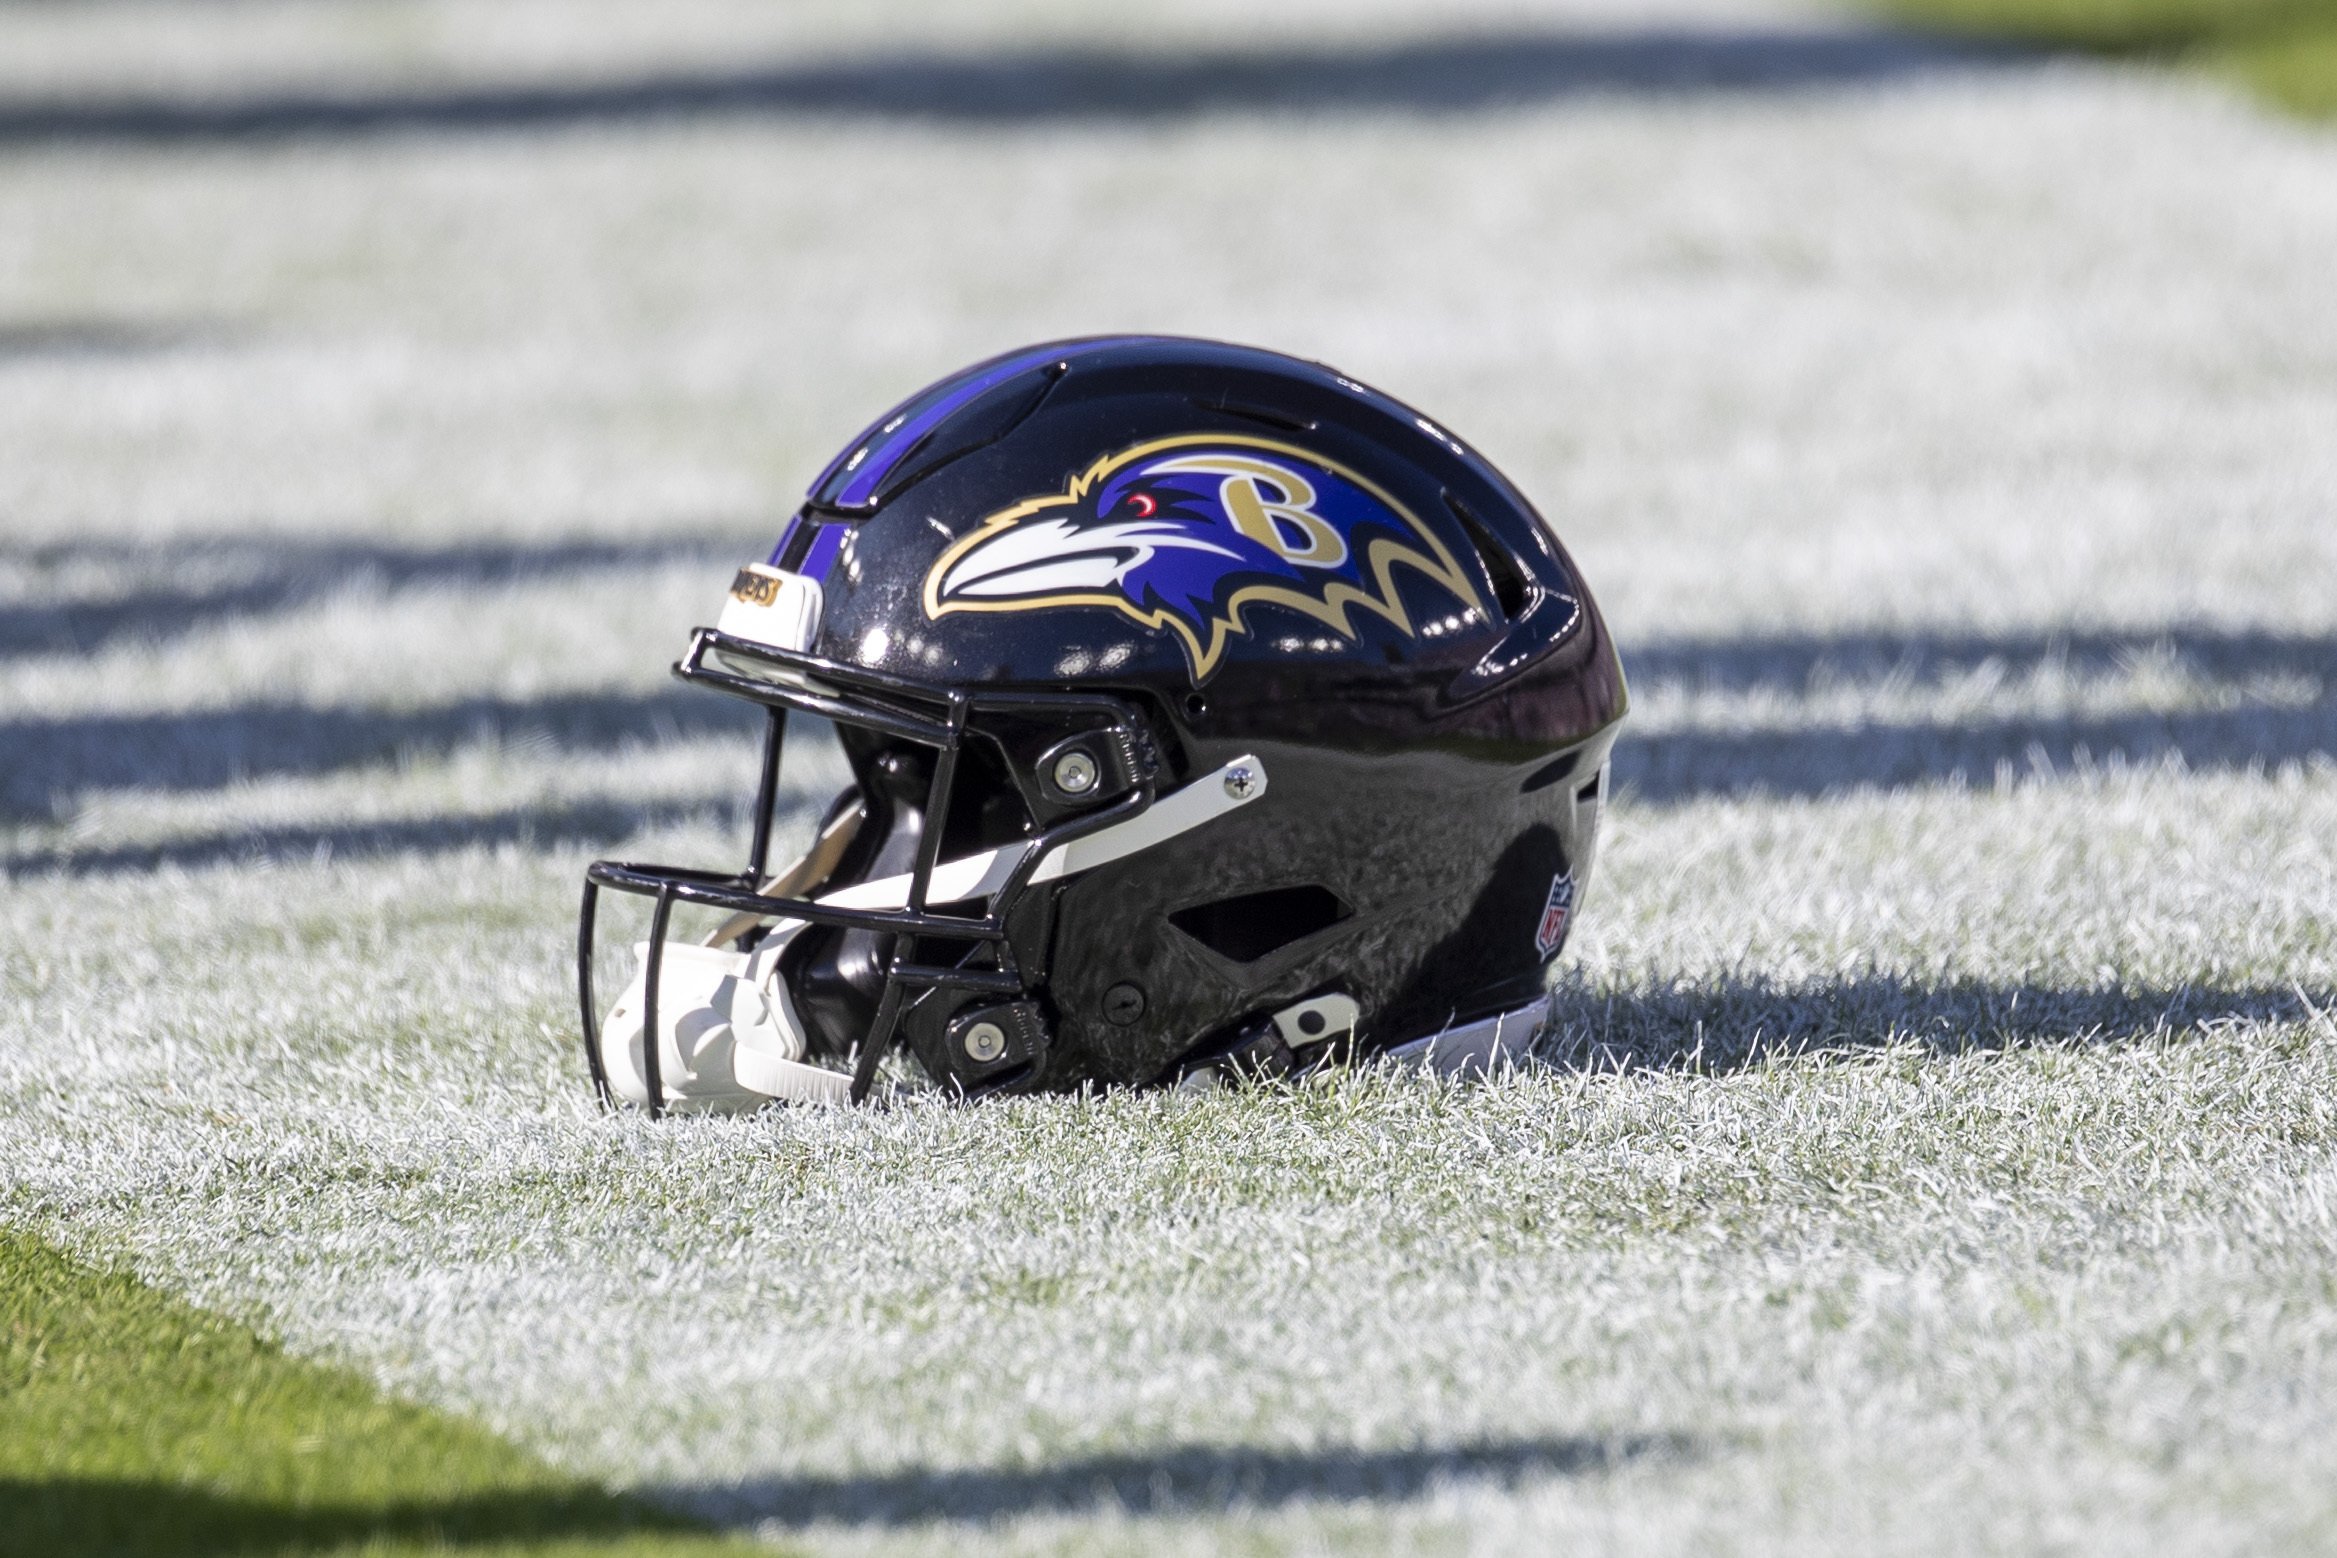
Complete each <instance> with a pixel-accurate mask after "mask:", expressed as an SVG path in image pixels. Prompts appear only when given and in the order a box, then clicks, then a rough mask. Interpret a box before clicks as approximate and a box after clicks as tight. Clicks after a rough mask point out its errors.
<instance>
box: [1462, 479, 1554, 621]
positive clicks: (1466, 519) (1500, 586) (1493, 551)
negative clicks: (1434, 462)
mask: <svg viewBox="0 0 2337 1558" xmlns="http://www.w3.org/2000/svg"><path fill="white" fill-rule="evenodd" d="M1444 506H1445V507H1446V508H1448V509H1451V510H1452V511H1453V518H1455V519H1457V520H1459V521H1460V522H1461V528H1462V529H1463V530H1466V531H1467V532H1468V533H1469V544H1470V545H1471V546H1473V547H1475V548H1476V549H1477V560H1478V561H1479V562H1481V563H1483V564H1484V565H1485V577H1486V581H1487V582H1488V583H1490V584H1491V585H1492V586H1493V599H1494V601H1495V603H1496V604H1498V605H1499V606H1500V607H1501V615H1502V618H1503V620H1505V621H1509V622H1515V621H1516V620H1517V619H1518V618H1519V617H1520V616H1522V615H1524V613H1525V609H1526V606H1527V604H1528V603H1529V601H1530V599H1531V597H1532V595H1533V588H1532V586H1530V585H1529V584H1527V583H1526V575H1525V570H1524V569H1522V568H1520V567H1519V566H1518V565H1517V559H1516V558H1515V557H1513V556H1511V555H1510V551H1509V548H1508V547H1506V546H1503V545H1502V544H1501V542H1500V540H1499V538H1497V537H1496V536H1495V535H1494V534H1493V532H1492V531H1491V530H1489V529H1487V528H1486V526H1485V521H1483V520H1481V519H1479V518H1478V517H1477V516H1476V514H1475V512H1474V511H1472V510H1471V509H1470V507H1469V506H1468V505H1467V504H1466V503H1463V502H1462V501H1461V500H1460V499H1458V498H1456V497H1454V496H1453V495H1452V494H1451V493H1449V492H1448V493H1446V494H1445V495H1444Z"/></svg>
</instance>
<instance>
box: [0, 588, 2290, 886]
mask: <svg viewBox="0 0 2337 1558" xmlns="http://www.w3.org/2000/svg"><path fill="white" fill-rule="evenodd" d="M696 544H697V543H690V544H689V545H696ZM684 555H697V554H696V553H694V552H688V551H685V550H684V549H682V548H680V547H677V548H632V547H626V546H621V545H608V546H604V545H600V544H597V543H577V544H570V545H562V546H556V547H542V548H532V547H477V548H458V549H454V550H452V551H446V552H398V551H390V550H383V549H371V548H364V547H343V548H330V547H327V548H313V549H308V550H307V551H305V552H304V553H300V554H296V557H295V560H293V561H290V562H288V563H287V564H286V565H285V567H284V569H283V570H282V571H281V572H280V573H278V574H275V575H272V576H269V577H266V578H263V579H260V580H257V581H247V582H246V583H245V584H242V585H238V586H236V587H235V588H236V589H238V590H242V591H246V592H248V596H249V598H248V599H245V600H243V601H241V602H240V603H239V602H238V601H237V600H231V599H222V598H220V597H217V596H214V595H207V594H202V593H201V592H195V593H193V594H189V595H186V596H182V597H175V598H163V599H155V600H150V601H149V602H147V603H146V605H145V606H142V607H138V608H131V607H126V606H117V605H116V604H108V605H106V606H104V607H102V608H98V607H88V608H84V607H61V606H60V607H37V608H14V609H15V610H17V611H18V612H19V613H20V615H18V616H17V617H16V618H14V619H13V620H12V619H11V617H10V616H9V610H10V609H11V608H0V652H5V647H6V644H7V643H8V641H9V635H10V634H11V633H15V634H17V635H19V638H20V640H21V639H22V638H24V637H27V636H38V635H40V634H63V635H66V636H67V637H71V636H72V635H75V634H79V635H83V636H84V637H86V638H87V639H89V640H91V641H101V640H104V639H106V638H107V637H108V636H110V635H112V634H115V633H117V632H121V631H127V630H128V629H127V627H126V624H127V623H128V622H129V621H130V619H131V617H132V616H133V615H134V614H135V613H136V611H140V610H143V611H147V612H148V613H149V614H150V615H151V616H153V617H155V618H158V619H160V620H163V621H166V622H177V623H179V624H181V625H188V624H193V623H196V622H199V621H202V620H208V619H209V617H210V616H211V615H213V614H216V615H218V616H222V617H224V616H229V615H234V614H237V613H239V612H244V611H257V610H263V609H267V607H268V605H269V604H270V603H271V602H273V603H279V604H280V603H282V602H283V601H285V600H286V599H289V598H291V597H292V596H294V595H296V594H297V593H298V592H299V591H300V590H302V589H305V588H309V587H311V586H310V585H308V584H304V583H302V582H300V581H302V580H315V579H317V578H320V577H322V578H334V577H338V578H341V579H344V580H345V579H348V578H351V577H358V576H375V577H381V578H384V579H387V580H391V581H395V582H418V581H441V580H447V581H451V580H465V581H492V580H496V579H510V578H521V577H527V576H530V575H531V574H533V573H535V572H539V571H557V570H560V569H565V568H572V567H578V566H608V567H612V568H619V567H627V566H633V565H635V563H636V562H639V561H642V560H657V559H663V558H667V557H674V556H684ZM731 555H733V554H732V553H731V552H730V551H729V550H728V549H725V550H724V551H723V556H724V557H725V558H728V557H729V556H731ZM6 560H7V559H6V554H5V553H4V552H0V562H5V561H6ZM336 570H338V572H336ZM44 612H45V613H50V615H47V616H40V615H38V613H44ZM77 612H79V613H82V614H81V615H75V613H77ZM2167 654H2171V655H2172V656H2174V657H2175V659H2176V660H2177V661H2178V662H2179V663H2180V664H2181V665H2182V667H2183V668H2184V669H2185V670H2186V671H2187V672H2189V673H2191V674H2194V675H2197V676H2200V677H2203V678H2207V679H2211V680H2212V679H2221V680H2223V681H2224V682H2225V683H2226V688H2225V691H2226V692H2227V693H2228V696H2229V700H2230V701H2229V704H2228V706H2226V707H2222V708H2211V709H2204V710H2191V711H2185V712H2178V713H2166V714H2157V713H2133V714H2110V715H2101V716H2093V717H2086V718H2061V717H2035V718H2023V717H2016V718H2009V719H2008V718H1989V719H1971V718H1954V717H1949V718H1942V719H1935V720H1917V721H1908V722H1902V723H1891V724H1882V723H1876V724H1867V725H1858V726H1850V727H1816V728H1803V729H1790V728H1789V729H1760V728H1755V729H1749V730H1742V729H1685V730H1673V731H1666V732H1653V733H1647V734H1637V733H1634V732H1633V731H1632V730H1631V729H1630V728H1629V727H1628V726H1626V728H1625V731H1624V736H1623V739H1622V741H1621V743H1620V744H1619V745H1618V747H1617V749H1616V755H1615V777H1616V780H1617V783H1618V785H1619V786H1621V787H1623V788H1625V789H1627V790H1628V791H1630V792H1631V793H1632V794H1633V795H1635V796H1636V797H1638V798H1639V799H1641V800H1643V801H1651V802H1657V803H1671V802H1679V801H1687V800H1693V799H1696V798H1698V797H1702V796H1716V795H1717V796H1730V795H1754V794H1768V795H1779V796H1816V795H1823V794H1826V793H1828V792H1832V791H1838V790H1850V789H1860V788H1866V789H1874V788H1890V787H1898V786H1907V785H1916V784H1939V783H1945V784H1960V785H1968V786H1977V787H1984V786H1987V785H1991V784H1993V783H1995V782H1996V779H1997V776H1998V774H1999V772H2000V771H2003V770H2008V769H2009V770H2010V771H2011V772H2013V773H2015V774H2026V773H2029V772H2033V771H2036V770H2040V769H2043V770H2050V771H2065V770H2069V769H2072V768H2079V767H2083V766H2086V765H2088V764H2108V763H2113V762H2127V763H2147V762H2154V761H2158V760H2162V759H2176V760H2180V761H2181V762H2182V763H2184V764H2185V765H2187V766H2188V767H2190V768H2192V769H2195V770H2208V771H2212V770H2246V769H2250V768H2258V767H2275V766H2279V765H2283V764H2291V763H2298V762H2304V761H2310V760H2315V759H2337V637H2330V636H2320V637H2314V636H2303V635H2285V636H2284V635H2278V634H2268V633H2254V632H2228V633H2224V632H2214V631H2208V630H2177V631H2172V632H2167V633H2148V632H2134V633H2095V634H2079V635H2074V636H2062V635H2048V634H2021V633H2015V634H2006V635H2001V636H1988V635H1976V634H1959V633H1944V634H1892V635H1882V634H1860V633H1851V634H1844V635H1840V636H1833V637H1828V636H1819V635H1809V636H1772V635H1749V636H1747V637H1745V638H1742V639H1735V640H1731V639H1711V640H1691V641H1684V642H1672V643H1664V642H1660V641H1659V642H1657V643H1654V644H1650V645H1648V646H1646V647H1643V648H1640V649H1637V650H1634V651H1633V652H1632V653H1631V654H1630V656H1629V661H1630V669H1631V672H1632V675H1633V677H1634V679H1635V680H1636V682H1637V683H1638V685H1639V686H1641V687H1642V688H1646V687H1648V686H1650V685H1653V684H1656V683H1659V682H1679V683H1687V684H1690V685H1692V686H1709V687H1713V688H1716V689H1721V690H1727V691H1737V692H1743V691H1771V692H1775V693H1777V694H1779V695H1780V696H1782V697H1787V698H1791V697H1794V696H1798V695H1801V694H1804V693H1806V692H1808V691H1809V690H1810V689H1811V688H1812V687H1813V686H1816V685H1818V684H1820V683H1822V682H1824V681H1826V680H1827V679H1829V678H1831V679H1833V680H1834V681H1837V682H1841V681H1864V682H1875V681H1881V680H1885V679H1889V678H1896V677H1905V678H1909V679H1912V680H1915V681H1917V682H1919V683H1920V682H1923V681H1926V680H1930V681H1944V680H1951V679H1953V678H1956V677H1959V676H1964V675H1968V674H1972V673H1977V672H1980V671H1982V670H1984V669H1989V668H1993V669H1992V674H1996V675H1999V676H2000V677H2001V678H2002V679H2003V680H2006V681H2012V682H2017V681H2019V680H2020V679H2022V678H2023V677H2026V676H2028V675H2030V674H2032V673H2034V672H2036V671H2039V670H2041V669H2045V668H2048V667H2053V666H2058V667H2062V668H2065V669H2067V670H2070V671H2074V672H2081V673H2091V672H2111V671H2115V670H2116V669H2117V668H2118V667H2119V666H2120V665H2122V664H2124V663H2126V662H2129V661H2131V660H2133V659H2135V658H2137V657H2143V656H2152V655H2167ZM2266 679H2271V680H2274V681H2277V682H2280V683H2281V684H2283V685H2282V689H2281V690H2280V696H2281V698H2282V699H2283V700H2285V701H2277V702H2276V701H2270V700H2268V699H2267V697H2266V696H2265V693H2264V689H2263V688H2261V687H2259V686H2256V685H2253V684H2255V683H2258V682H2261V681H2263V680H2266ZM2300 697H2301V698H2302V699H2304V700H2306V701H2301V702H2300V701H2296V700H2297V699H2298V698H2300ZM759 718H760V716H759V715H758V714H757V713H756V712H755V711H754V710H753V709H751V708H749V707H748V706H746V705H744V704H742V703H738V702H736V701H735V700H732V699H726V698H718V697H712V696H709V695H707V694H704V693H700V692H694V691H691V690H687V689H681V688H673V689H669V690H664V691H658V692H643V693H619V692H606V693H599V692H595V693H571V694H564V695H560V696H555V697H548V698H540V699H526V700H518V699H496V698H470V699H463V700H459V701H455V702H451V703H445V704H440V705H436V706H432V707H425V708H419V709H366V708H347V707H339V708H321V709H320V708H309V707H305V706H300V705H293V704H282V703H271V702H255V703H248V704H242V705H234V706H230V707H227V708H222V709H206V710H198V711H193V712H188V713H143V714H107V713H95V714H86V715H64V716H50V717H29V718H21V719H0V820H5V819H10V818H14V819H19V820H24V819H47V818H51V817H55V816H59V815H62V814H65V813H67V812H69V810H70V809H71V807H72V806H73V805H74V804H75V802H76V800H77V798H78V797H79V796H80V795H82V794H83V793H85V792H89V791H101V790H110V789H143V790H160V791H189V790H207V789H217V788H219V787H221V786H224V785H228V784H231V783H235V782H237V781H239V780H245V779H264V778H270V777H279V776H305V775H321V774H328V773H333V772H339V771H345V770H349V769H353V768H362V767H365V766H368V765H374V764H381V763H387V762H392V761H395V760H397V759H399V758H400V757H403V756H407V755H414V756H420V757H433V756H438V755H442V754H445V753H447V752H450V751H452V750H454V749H455V748H457V747H460V746H464V745H467V744H473V743H483V742H501V743H515V742H542V743H545V744H548V745H549V746H551V747H553V748H555V749H557V750H558V751H560V752H562V753H565V754H571V755H573V757H574V758H575V760H576V761H577V762H580V763H589V762H590V761H591V760H592V757H593V755H594V754H595V753H600V752H606V751H610V750H613V749H616V748H621V747H624V746H627V745H635V744H646V743H655V742H660V741H672V740H676V739H682V738H689V737H700V736H717V735H733V736H738V737H741V738H751V737H752V736H753V734H754V732H755V731H756V729H757V723H758V721H759ZM536 823H537V825H538V826H540V827H543V828H545V829H547V830H550V831H551V832H553V833H556V834H558V835H559V836H563V837H582V836H587V834H586V833H581V832H578V831H577V830H578V829H588V830H589V829H590V828H594V827H597V826H598V825H599V824H598V823H597V822H595V821H593V820H592V819H591V818H589V817H582V818H573V819H569V820H565V821H564V820H563V819H561V818H560V817H557V816H549V815H540V816H538V817H537V819H536ZM474 826H483V827H485V828H486V829H487V830H488V831H487V832H486V833H483V834H478V835H476V836H480V837H498V836H510V837H517V836H519V834H520V831H521V830H523V829H524V828H525V827H526V826H528V819H527V818H526V817H523V816H513V817H511V818H509V819H507V820H506V821H505V822H502V823H495V822H488V823H484V824H470V823H465V822H462V821H460V820H454V821H450V822H449V824H448V825H447V827H448V830H451V831H446V830H434V829H433V828H432V827H431V826H429V825H425V824H403V823H401V824H395V825H386V826H385V827H383V828H378V829H372V830H367V829H363V828H360V829H357V830H355V831H347V830H341V831H336V830H332V829H321V830H309V831H307V832H305V833H304V832H303V831H302V830H297V829H295V830H290V831H288V832H287V833H286V834H284V835H283V836H281V837H280V838H276V839H274V840H272V841H271V840H268V839H264V838H263V839H260V840H257V841H256V844H255V841H253V840H249V839H245V840H222V841H220V842H219V843H218V844H216V845H211V846H200V845H186V846H173V850H172V851H165V852H160V853H155V854H153V855H152V860H153V862H154V863H160V862H161V861H162V860H164V859H167V858H180V859H183V860H186V861H188V862H190V863H191V862H194V861H197V860H200V859H209V858H218V857H219V856H221V855H224V854H232V853H236V852H238V851H246V850H249V849H251V848H254V847H257V848H259V849H260V850H261V852H263V853H283V852H287V851H290V852H298V853H307V852H309V851H310V850H313V849H314V848H315V847H317V846H319V845H327V846H333V847H343V846H346V847H348V848H353V849H395V848H400V847H410V848H417V849H420V848H431V847H435V846H436V845H437V844H439V843H441V842H462V841H464V835H463V833H462V831H461V830H462V829H464V828H466V827H474ZM498 828H500V829H502V830H503V831H502V832H501V833H498V832H496V831H495V830H496V829H498ZM400 830H405V831H402V832H401V831H400ZM563 830H565V831H563ZM80 858H83V859H90V860H93V861H95V860H97V857H95V856H92V855H90V854H88V853H87V852H81V853H80ZM125 858H126V857H125ZM95 868H97V869H108V868H110V867H108V866H107V865H106V864H105V863H104V862H102V861H98V862H97V864H96V866H95Z"/></svg>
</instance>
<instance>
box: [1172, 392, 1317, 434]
mask: <svg viewBox="0 0 2337 1558" xmlns="http://www.w3.org/2000/svg"><path fill="white" fill-rule="evenodd" d="M1193 404H1194V405H1196V406H1199V407H1200V408H1201V409H1202V410H1204V411H1215V412H1217V413H1219V414H1220V415H1222V416H1229V417H1240V418H1241V419H1242V420H1243V421H1245V422H1257V423H1260V424H1262V425H1264V426H1266V427H1272V428H1279V429H1280V430H1281V431H1283V432H1285V433H1311V432H1313V431H1314V430H1315V424H1314V423H1313V422H1312V421H1311V420H1309V419H1307V418H1305V417H1299V416H1293V415H1292V414H1291V413H1289V412H1287V411H1282V410H1279V409H1277V408H1275V407H1273V406H1254V405H1251V404H1249V403H1248V402H1247V401H1240V400H1219V399H1215V398H1204V397H1202V396H1199V395H1196V396H1194V397H1193Z"/></svg>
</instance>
